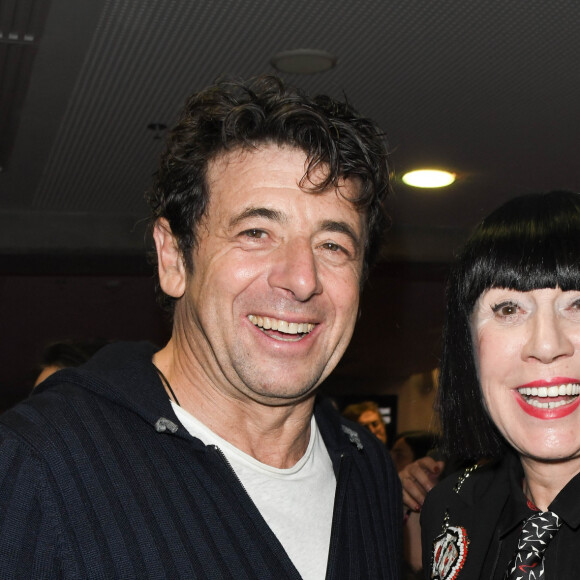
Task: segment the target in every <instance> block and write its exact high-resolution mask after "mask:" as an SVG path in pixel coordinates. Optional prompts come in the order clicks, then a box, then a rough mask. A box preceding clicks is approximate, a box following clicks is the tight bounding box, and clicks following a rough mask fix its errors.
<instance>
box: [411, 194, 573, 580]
mask: <svg viewBox="0 0 580 580" xmlns="http://www.w3.org/2000/svg"><path fill="white" fill-rule="evenodd" d="M447 299H448V302H447V309H446V321H445V327H444V334H443V352H442V360H441V374H440V386H439V395H438V411H439V414H440V419H441V423H442V430H443V434H442V439H441V446H442V450H443V452H444V454H445V455H447V456H453V457H456V458H459V459H472V460H473V462H474V463H473V466H472V467H470V468H468V469H467V470H465V471H463V472H461V474H460V475H459V476H458V475H453V476H450V477H449V478H447V479H446V480H444V481H443V482H442V483H441V484H439V485H437V486H436V487H435V488H434V489H433V490H432V491H431V493H430V494H429V495H428V496H427V499H426V501H425V505H424V507H423V509H422V513H421V525H422V539H423V566H424V569H425V571H426V577H427V578H438V579H448V578H449V579H450V578H453V579H457V580H461V579H469V580H473V579H477V578H482V579H483V578H486V579H488V578H491V579H502V580H504V579H510V580H511V579H515V578H518V579H519V578H539V577H541V578H548V579H556V578H574V577H577V569H578V565H577V556H576V551H575V550H574V548H575V547H576V548H577V547H580V502H578V496H579V494H580V475H579V474H580V409H579V408H578V407H579V406H580V397H579V394H580V195H578V194H576V193H572V192H567V191H553V192H549V193H540V194H529V195H524V196H521V197H518V198H515V199H512V200H510V201H508V202H507V203H505V204H504V205H502V206H501V207H499V208H498V209H496V210H495V211H493V212H492V213H491V214H490V215H489V216H488V217H487V218H485V219H484V220H483V221H482V222H481V224H480V225H479V226H478V227H477V228H476V230H475V231H474V233H473V235H472V236H471V238H470V239H469V241H468V242H467V244H466V245H465V247H464V248H463V250H462V252H461V253H460V255H459V258H458V260H457V263H456V265H455V267H454V268H453V270H452V273H451V276H450V281H449V286H448V294H447ZM552 538H553V541H552ZM544 550H545V552H544Z"/></svg>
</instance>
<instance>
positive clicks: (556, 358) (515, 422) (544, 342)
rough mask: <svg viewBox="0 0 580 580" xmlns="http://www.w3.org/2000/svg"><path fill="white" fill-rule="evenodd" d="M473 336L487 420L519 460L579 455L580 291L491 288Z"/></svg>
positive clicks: (474, 323)
mask: <svg viewBox="0 0 580 580" xmlns="http://www.w3.org/2000/svg"><path fill="white" fill-rule="evenodd" d="M472 332H473V341H474V348H475V353H476V362H477V364H478V367H479V378H480V382H481V388H482V392H483V397H484V400H485V403H486V405H487V409H488V411H489V414H490V416H491V418H492V420H493V421H494V423H495V424H496V426H497V427H498V429H499V430H500V432H501V433H502V434H503V436H504V437H505V439H506V440H507V441H508V442H509V443H510V445H512V446H513V447H514V448H515V449H516V451H518V452H519V453H520V455H523V456H526V457H531V458H534V459H540V460H557V459H564V460H566V459H571V458H575V457H580V410H579V409H578V407H579V405H580V397H579V394H580V291H570V292H563V291H562V290H560V289H559V288H543V289H541V290H532V291H530V292H518V291H516V290H506V289H501V288H491V289H490V290H487V291H486V292H484V293H483V294H482V295H481V296H480V297H479V300H478V302H477V304H476V306H475V309H474V313H473V318H472Z"/></svg>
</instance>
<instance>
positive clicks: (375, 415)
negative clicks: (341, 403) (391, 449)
mask: <svg viewBox="0 0 580 580" xmlns="http://www.w3.org/2000/svg"><path fill="white" fill-rule="evenodd" d="M342 415H343V417H346V418H347V419H350V420H351V421H354V422H355V423H359V424H360V425H363V426H364V427H366V428H367V429H368V430H369V431H370V432H371V433H372V434H373V435H374V436H375V437H376V438H377V439H378V440H379V441H382V442H383V444H384V445H386V444H387V427H386V425H385V421H384V419H383V416H382V415H381V411H380V409H379V406H378V405H377V404H376V403H375V402H374V401H363V402H362V403H353V404H352V405H348V407H346V408H345V409H344V411H343V412H342Z"/></svg>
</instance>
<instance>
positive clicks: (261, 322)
mask: <svg viewBox="0 0 580 580" xmlns="http://www.w3.org/2000/svg"><path fill="white" fill-rule="evenodd" d="M248 320H249V321H250V322H251V323H252V324H255V325H256V326H258V327H259V328H263V329H264V330H270V329H272V330H277V331H278V332H283V333H284V334H308V333H309V332H311V331H312V329H313V328H314V324H312V323H310V322H300V323H298V322H287V321H286V320H278V319H277V318H268V317H267V316H264V317H262V316H256V315H254V314H250V315H248Z"/></svg>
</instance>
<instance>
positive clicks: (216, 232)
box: [175, 145, 366, 405]
mask: <svg viewBox="0 0 580 580" xmlns="http://www.w3.org/2000/svg"><path fill="white" fill-rule="evenodd" d="M305 161H306V156H305V154H304V153H303V152H302V151H301V150H299V149H294V148H279V147H277V146H274V145H265V146H262V147H260V148H259V149H257V150H251V151H239V150H236V151H232V152H228V153H226V154H224V155H222V156H220V157H219V158H217V159H216V160H214V161H212V162H210V164H209V167H208V175H207V181H208V185H209V191H210V203H209V206H208V211H207V214H206V216H205V218H204V220H203V222H202V223H201V224H200V228H199V230H198V232H199V233H198V243H197V245H196V247H195V249H194V253H193V273H191V274H186V284H185V293H184V295H183V298H182V299H181V300H179V301H178V303H177V305H176V318H175V325H176V328H177V329H179V332H180V333H181V340H182V344H183V345H186V346H185V348H187V349H188V351H189V355H190V357H193V358H194V359H195V361H196V362H197V364H198V365H199V367H198V368H199V370H200V372H201V374H202V376H203V377H205V379H207V380H209V381H210V383H211V385H212V387H214V388H217V389H219V390H221V391H222V392H225V393H227V394H228V395H229V396H232V397H234V398H242V399H244V400H248V399H252V400H255V401H259V402H261V403H264V404H270V405H280V404H288V403H291V402H294V401H297V400H300V399H303V398H304V397H305V396H307V395H308V394H310V393H311V392H312V390H313V389H314V388H315V387H316V386H317V385H318V384H319V383H320V382H321V381H322V380H323V379H324V378H325V377H326V376H327V375H328V374H329V373H330V371H331V370H332V369H333V368H334V367H335V365H336V364H337V362H338V361H339V359H340V357H341V356H342V354H343V353H344V351H345V349H346V347H347V345H348V343H349V341H350V338H351V335H352V332H353V328H354V324H355V320H356V317H357V312H358V304H359V284H360V278H361V272H362V265H363V251H364V250H363V248H364V239H365V235H366V232H365V226H364V215H363V214H361V213H359V212H357V210H356V209H355V208H354V207H353V206H352V205H351V204H350V203H349V202H348V201H346V200H345V199H344V197H343V196H346V197H347V198H349V197H350V196H352V195H354V194H356V187H357V185H356V182H354V181H350V180H349V181H346V182H345V183H344V184H343V185H342V186H341V187H340V193H338V191H337V190H336V189H331V190H328V191H326V192H324V193H320V194H315V193H309V192H304V191H303V190H301V189H300V187H299V186H298V183H299V182H300V180H301V179H302V176H303V174H304V170H305Z"/></svg>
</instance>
